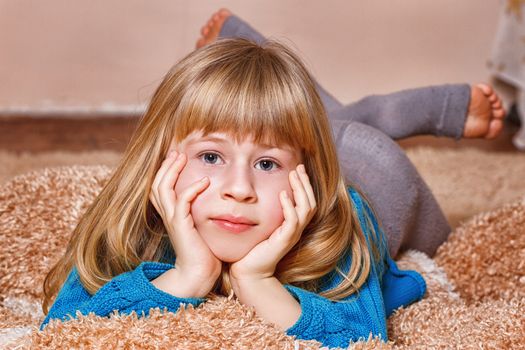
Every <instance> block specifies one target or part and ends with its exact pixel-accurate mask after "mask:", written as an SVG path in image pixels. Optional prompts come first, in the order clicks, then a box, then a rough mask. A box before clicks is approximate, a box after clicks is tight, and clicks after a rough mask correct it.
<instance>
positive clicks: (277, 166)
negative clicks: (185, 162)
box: [197, 152, 282, 172]
mask: <svg viewBox="0 0 525 350" xmlns="http://www.w3.org/2000/svg"><path fill="white" fill-rule="evenodd" d="M210 154H213V155H215V156H217V157H219V158H220V159H221V160H222V157H221V155H220V154H218V153H216V152H202V153H199V155H198V156H197V157H198V158H199V159H200V160H202V161H203V162H205V163H206V164H211V165H215V164H214V163H207V162H206V160H204V156H206V155H210ZM261 162H272V163H273V164H274V166H273V167H272V169H270V170H263V169H260V170H263V171H266V172H269V171H272V170H276V169H281V168H282V167H281V165H280V164H279V163H278V162H276V161H275V160H273V159H269V158H264V159H261V160H259V161H258V162H257V164H259V163H261ZM274 168H275V169H274Z"/></svg>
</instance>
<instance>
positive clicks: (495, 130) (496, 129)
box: [485, 119, 503, 140]
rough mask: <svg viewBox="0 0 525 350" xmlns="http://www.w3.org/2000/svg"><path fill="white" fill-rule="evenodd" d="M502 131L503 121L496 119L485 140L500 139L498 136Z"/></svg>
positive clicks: (492, 122) (491, 123) (490, 126)
mask: <svg viewBox="0 0 525 350" xmlns="http://www.w3.org/2000/svg"><path fill="white" fill-rule="evenodd" d="M502 130H503V121H502V120H501V119H494V120H492V121H491V122H490V125H489V131H488V133H487V135H485V138H486V139H489V140H491V139H494V138H496V137H498V135H499V134H500V133H501V131H502Z"/></svg>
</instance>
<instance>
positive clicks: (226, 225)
mask: <svg viewBox="0 0 525 350" xmlns="http://www.w3.org/2000/svg"><path fill="white" fill-rule="evenodd" d="M211 221H213V223H214V224H216V225H217V226H219V227H220V228H222V229H224V230H226V231H230V232H233V233H241V232H244V231H246V230H249V229H250V228H252V227H254V226H255V224H245V223H240V222H231V221H228V220H223V219H219V218H214V219H211Z"/></svg>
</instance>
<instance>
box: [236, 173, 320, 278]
mask: <svg viewBox="0 0 525 350" xmlns="http://www.w3.org/2000/svg"><path fill="white" fill-rule="evenodd" d="M288 178H289V181H290V184H291V186H292V192H293V196H294V201H295V206H294V204H293V202H292V200H291V199H290V198H289V197H288V195H287V193H286V191H282V192H281V193H280V194H279V199H280V201H281V206H282V208H283V213H284V221H283V223H282V225H281V226H279V227H278V228H277V229H276V230H275V231H274V232H273V233H272V234H271V235H270V237H268V239H266V240H264V241H262V242H261V243H259V244H257V245H256V246H255V247H253V248H252V250H251V251H250V252H249V253H248V254H246V256H244V257H243V258H242V259H241V260H239V261H237V262H235V263H233V264H232V265H231V266H230V276H231V277H232V279H234V280H235V279H236V280H248V279H249V280H253V279H263V278H267V277H272V276H273V274H274V272H275V268H276V266H277V263H278V262H279V261H280V260H281V259H282V258H283V257H284V256H285V255H286V253H288V252H289V251H290V249H292V247H293V246H294V245H295V244H296V243H297V242H298V241H299V239H300V238H301V234H302V233H303V230H304V228H305V227H306V225H307V224H308V223H309V222H310V220H311V219H312V217H313V216H314V214H315V211H316V201H315V196H314V191H313V189H312V185H311V184H310V180H309V179H308V175H307V174H306V171H305V168H304V165H302V164H299V165H298V166H297V168H296V170H292V171H291V172H290V174H289V175H288ZM232 282H233V281H232Z"/></svg>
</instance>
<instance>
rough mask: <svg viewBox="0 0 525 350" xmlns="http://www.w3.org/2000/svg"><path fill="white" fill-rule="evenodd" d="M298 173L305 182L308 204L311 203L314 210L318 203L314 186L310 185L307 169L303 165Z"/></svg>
mask: <svg viewBox="0 0 525 350" xmlns="http://www.w3.org/2000/svg"><path fill="white" fill-rule="evenodd" d="M298 173H299V178H300V179H301V181H302V182H303V187H304V189H305V191H306V195H307V197H308V202H309V203H310V208H312V209H314V208H315V207H316V206H317V202H316V200H315V194H314V189H313V188H312V184H311V183H310V178H309V177H308V174H307V173H306V169H305V167H304V165H302V164H301V166H300V168H299V171H298Z"/></svg>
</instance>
